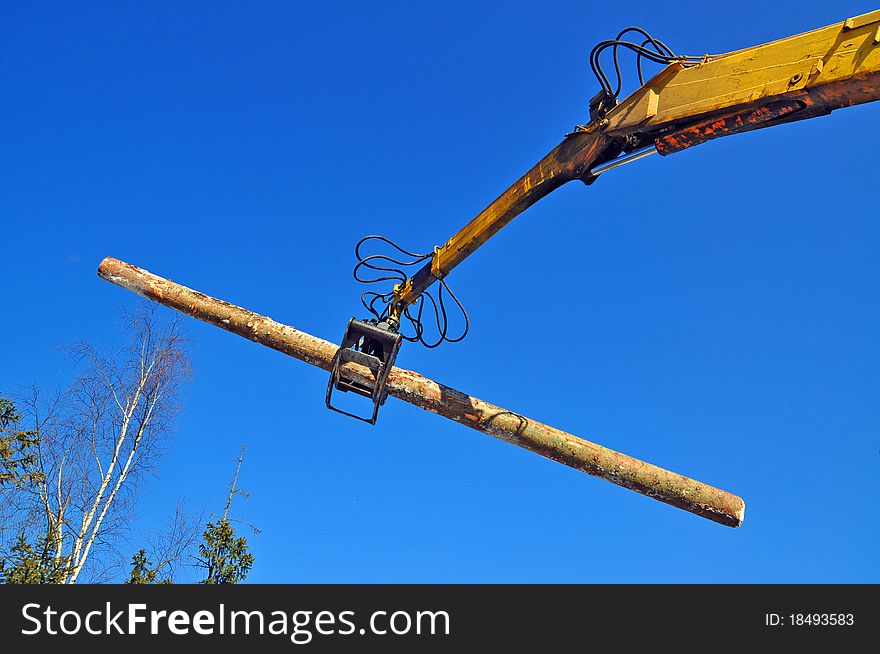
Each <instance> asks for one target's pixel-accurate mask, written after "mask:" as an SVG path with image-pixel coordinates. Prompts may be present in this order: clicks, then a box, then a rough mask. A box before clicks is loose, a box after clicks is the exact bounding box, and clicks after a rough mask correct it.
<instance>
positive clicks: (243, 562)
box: [196, 446, 256, 584]
mask: <svg viewBox="0 0 880 654" xmlns="http://www.w3.org/2000/svg"><path fill="white" fill-rule="evenodd" d="M244 450H245V447H244V446H243V447H242V448H241V452H240V453H239V456H238V467H237V468H236V469H235V476H233V478H232V483H231V484H230V486H229V495H228V497H227V499H226V508H225V509H224V510H223V515H222V516H219V518H220V519H219V520H217V521H216V522H209V523H208V525H207V527H206V528H205V533H204V535H203V536H202V539H203V541H204V542H203V543H202V544H200V545H199V556H198V558H197V559H196V565H197V566H198V567H200V568H203V569H204V570H205V578H204V579H203V580H202V581H201V582H200V583H203V584H237V583H238V582H240V581H243V580H244V578H245V577H246V576H247V574H248V573H249V572H250V570H251V567H253V564H254V555H253V554H251V553H250V548H249V546H248V542H247V539H246V538H244V537H243V536H237V535H236V532H235V529H234V528H233V527H232V524H231V523H230V520H229V508H230V506H231V505H232V498H233V497H234V496H235V495H242V496H244V497H245V498H247V497H248V494H247V493H246V492H244V491H243V490H241V489H240V488H238V487H237V484H238V473H239V472H240V471H241V462H242V460H243V459H244ZM254 531H256V529H254Z"/></svg>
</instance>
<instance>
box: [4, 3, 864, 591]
mask: <svg viewBox="0 0 880 654" xmlns="http://www.w3.org/2000/svg"><path fill="white" fill-rule="evenodd" d="M320 4H321V3H301V4H300V3H295V2H259V3H255V2H221V3H202V2H173V3H172V2H159V3H146V4H145V3H135V2H102V3H79V2H77V3H74V2H37V3H12V2H8V3H4V9H3V15H2V20H0V43H2V46H0V57H2V63H3V65H2V70H3V75H2V78H3V82H2V97H3V103H2V104H3V110H2V116H3V138H2V140H0V151H2V161H3V165H2V173H0V197H2V206H0V215H2V243H3V256H2V257H0V273H2V275H0V276H2V280H3V303H4V318H3V320H0V343H2V349H3V356H2V359H0V360H2V366H0V388H2V389H4V390H15V389H16V388H20V387H21V386H23V385H24V384H27V383H31V382H35V383H38V384H40V385H42V386H46V387H53V386H56V385H58V384H61V383H63V381H64V380H65V379H66V378H67V376H68V375H69V372H70V371H69V366H68V365H67V364H66V362H65V360H64V358H63V356H62V355H61V354H60V353H59V352H58V351H57V349H56V346H58V345H60V344H63V343H67V342H70V341H72V340H74V339H78V338H84V339H88V340H91V341H93V342H96V343H107V344H110V343H113V342H114V339H115V338H116V333H117V332H116V320H117V315H118V311H119V309H120V307H128V306H132V305H133V304H134V303H135V302H136V298H135V297H134V296H132V295H131V294H128V293H126V292H124V291H122V290H121V289H119V288H116V287H114V286H111V285H109V284H107V283H106V282H103V281H101V280H99V279H98V277H97V276H96V274H95V271H96V268H97V265H98V262H99V261H100V260H101V259H102V258H103V257H105V256H108V255H110V256H115V257H117V258H120V259H123V260H126V261H129V262H132V263H135V264H137V265H140V266H143V267H145V268H147V269H149V270H151V271H154V272H156V273H157V274H160V275H163V276H167V277H171V278H173V279H175V280H176V281H179V282H181V283H184V284H187V285H189V286H191V287H193V288H196V289H199V290H202V291H204V292H206V293H209V294H212V295H215V296H219V297H222V298H224V299H227V300H230V301H232V302H236V303H239V304H242V305H244V306H247V307H249V308H251V309H254V310H256V311H259V312H262V313H265V314H268V315H270V316H272V317H273V318H275V319H276V320H279V321H282V322H286V323H288V324H292V325H294V326H297V327H300V328H302V329H304V330H306V331H308V332H311V333H313V334H316V335H319V336H322V337H325V338H329V339H332V340H338V339H339V338H340V337H341V333H342V331H343V328H344V325H345V322H346V320H347V319H348V317H349V316H350V315H351V314H352V312H356V309H357V297H358V294H359V292H360V291H359V289H358V287H357V285H356V284H355V283H354V282H353V281H352V280H351V276H350V272H351V267H352V264H353V254H352V247H353V245H354V243H355V241H356V240H357V239H358V238H359V237H361V236H362V235H365V234H368V233H374V232H378V233H382V234H386V235H389V236H391V237H393V238H395V239H397V240H399V241H400V242H401V243H402V244H405V245H406V246H408V247H410V248H413V249H417V250H428V249H430V248H431V247H433V246H434V245H435V244H439V243H442V242H443V241H445V239H446V238H448V236H449V235H451V233H452V232H453V231H455V230H456V229H458V227H460V226H461V225H462V224H463V223H464V222H465V221H467V220H469V219H470V218H471V217H472V216H473V215H474V214H475V213H476V212H477V211H478V210H479V209H481V208H482V207H483V206H485V205H486V204H487V203H488V202H489V201H491V200H492V199H493V198H494V197H495V196H496V195H497V194H498V193H499V192H500V191H502V190H503V189H504V188H506V187H507V185H509V184H510V183H511V182H512V181H513V180H515V179H516V178H517V177H518V176H519V175H520V174H521V173H522V172H524V171H525V170H526V169H527V168H529V167H530V166H531V165H532V164H533V163H534V162H536V161H537V160H538V159H539V158H540V157H542V156H543V155H544V154H545V153H546V152H547V151H548V150H550V149H551V148H552V147H553V146H554V145H556V143H557V142H558V141H559V140H560V139H561V138H562V136H563V134H564V133H565V132H566V131H568V130H570V128H571V127H572V126H573V125H575V124H577V123H582V122H585V121H586V119H587V115H586V108H585V104H586V101H587V99H588V98H589V97H590V96H591V95H593V93H595V91H596V90H597V89H596V82H595V80H594V79H593V78H592V76H591V74H590V72H589V69H588V67H587V61H586V55H587V53H588V51H589V49H590V47H592V45H593V44H594V43H595V42H596V41H598V40H601V39H604V38H609V37H612V36H614V34H615V33H616V32H617V31H618V30H619V29H620V28H622V27H625V26H627V25H630V24H638V25H642V26H644V27H646V28H648V29H649V30H650V31H651V32H653V33H655V34H656V35H657V36H658V37H660V38H663V39H664V40H665V41H666V42H667V43H669V44H670V45H671V46H672V47H673V48H674V49H676V50H678V51H680V52H686V53H703V52H723V51H729V50H733V49H738V48H742V47H746V46H750V45H754V44H758V43H762V42H765V41H768V40H772V39H774V38H779V37H783V36H787V35H790V34H794V33H797V32H801V31H805V30H808V29H811V28H814V27H819V26H823V25H826V24H829V23H832V22H837V21H840V20H843V19H844V18H846V17H848V16H851V15H856V14H859V13H863V12H866V11H870V10H873V9H876V8H877V6H876V3H872V2H870V1H864V2H862V1H852V2H849V1H846V2H843V1H841V2H804V1H803V0H799V1H794V0H778V1H777V2H742V3H739V4H737V6H736V7H735V8H729V9H728V11H722V10H719V9H718V8H717V7H716V6H714V5H713V4H712V3H706V2H695V1H690V0H687V1H682V2H677V3H673V4H669V3H665V4H664V3H656V2H644V1H638V2H637V1H634V0H619V1H617V2H613V3H607V2H589V1H580V2H553V1H549V2H541V3H538V4H535V3H534V2H507V3H483V2H474V1H472V0H471V1H469V2H464V3H461V2H449V3H442V4H438V3H436V2H434V3H403V2H401V3H372V2H351V3H349V2H336V3H332V4H330V3H328V5H327V6H328V7H332V8H319V6H318V5H320ZM878 120H880V106H863V107H857V108H853V109H849V110H844V111H840V112H836V113H835V114H834V115H833V116H831V117H828V118H820V119H817V120H812V121H806V122H804V123H798V124H793V125H790V126H784V127H780V128H776V129H772V130H768V131H765V132H758V133H754V134H748V135H743V136H738V137H734V138H730V139H722V140H720V141H717V142H714V143H710V144H708V145H705V146H702V147H699V148H696V149H694V150H692V151H688V152H684V153H681V154H678V155H675V156H672V157H669V158H665V159H661V158H659V157H655V158H653V159H649V160H646V161H644V162H642V163H641V164H638V165H634V166H630V167H628V168H625V169H622V170H620V171H616V172H615V173H612V174H609V175H607V176H605V177H604V178H602V179H601V180H600V181H599V182H598V183H597V184H595V185H594V186H592V187H589V188H587V187H585V186H583V185H581V184H571V185H569V186H567V187H564V188H563V189H561V190H560V191H558V192H556V193H554V194H553V195H551V196H550V197H549V198H547V199H545V200H543V201H542V202H541V203H540V204H539V205H537V206H535V207H534V208H532V209H531V210H529V211H528V212H527V213H526V214H524V215H523V216H521V217H520V218H518V219H517V220H516V221H515V222H514V223H513V224H511V225H510V226H509V227H508V228H506V229H505V230H504V231H503V232H502V233H501V234H499V235H498V236H497V237H496V238H495V239H494V240H493V241H492V242H491V243H490V244H489V245H487V246H486V247H485V248H484V249H483V250H481V251H480V252H479V253H478V254H477V255H476V256H474V257H473V258H472V259H471V260H469V261H468V262H467V263H465V264H464V265H462V266H461V267H460V268H459V269H458V270H456V272H455V273H454V275H453V276H452V278H450V281H451V282H452V283H453V284H454V287H455V288H456V289H457V290H458V292H459V296H460V297H461V298H462V300H463V301H464V302H465V303H466V305H467V307H468V308H469V310H470V313H471V317H472V322H473V326H472V333H471V335H470V336H469V337H468V338H467V339H466V340H465V341H464V342H462V343H460V344H457V345H451V346H446V347H443V348H441V349H439V350H433V351H428V350H424V349H419V348H417V347H414V346H407V347H405V348H404V350H403V352H402V353H401V356H400V359H399V361H400V363H401V365H403V366H405V367H409V368H413V369H415V370H418V371H420V372H422V373H423V374H426V375H428V376H429V377H432V378H435V379H437V380H440V381H442V382H444V383H447V384H449V385H451V386H453V387H456V388H459V389H461V390H464V391H468V392H470V393H473V394H475V395H477V396H478V397H482V398H484V399H486V400H488V401H491V402H494V403H496V404H500V405H502V406H505V407H509V408H511V409H515V410H518V411H520V412H522V413H523V414H525V415H528V416H530V417H533V418H535V419H538V420H542V421H545V422H548V423H550V424H552V425H555V426H558V427H560V428H563V429H566V430H568V431H570V432H572V433H575V434H578V435H580V436H583V437H585V438H588V439H591V440H595V441H597V442H600V443H602V444H605V445H607V446H610V447H613V448H615V449H618V450H620V451H623V452H625V453H628V454H631V455H634V456H637V457H640V458H643V459H646V460H648V461H651V462H653V463H656V464H658V465H661V466H664V467H667V468H670V469H672V470H675V471H678V472H681V473H684V474H687V475H690V476H693V477H696V478H698V479H700V480H703V481H707V482H709V483H712V484H715V485H717V486H719V487H721V488H724V489H727V490H730V491H733V492H735V493H738V494H740V495H742V496H743V497H744V498H745V500H746V504H747V512H746V522H745V525H744V526H743V527H742V528H741V529H739V530H731V529H728V528H725V527H721V526H719V525H716V524H714V523H711V522H708V521H705V520H702V519H699V518H697V517H695V516H693V515H690V514H688V513H685V512H682V511H679V510H676V509H673V508H671V507H667V506H665V505H662V504H659V503H657V502H655V501H652V500H650V499H647V498H644V497H641V496H639V495H636V494H634V493H632V492H629V491H626V490H624V489H621V488H618V487H616V486H613V485H611V484H608V483H606V482H604V481H601V480H597V479H594V478H591V477H588V476H586V475H584V474H582V473H578V472H575V471H573V470H570V469H568V468H565V467H563V466H560V465H558V464H555V463H553V462H550V461H547V460H545V459H542V458H540V457H538V456H536V455H533V454H531V453H528V452H525V451H522V450H519V449H517V448H515V447H512V446H510V445H507V444H505V443H502V442H499V441H495V440H493V439H491V438H489V437H487V436H484V435H481V434H479V433H477V432H474V431H471V430H468V429H466V428H463V427H460V426H458V425H455V424H453V423H451V422H448V421H445V420H443V419H440V418H438V417H436V416H434V415H430V414H427V413H424V412H422V411H420V410H418V409H415V408H413V407H410V406H408V405H405V404H403V403H400V402H396V401H393V400H390V401H389V403H388V404H387V405H386V407H385V408H384V410H383V413H382V415H381V418H380V424H379V425H378V426H377V427H376V428H370V427H368V426H365V425H362V424H359V423H355V422H354V421H349V420H347V419H345V418H343V417H342V416H339V415H336V414H331V413H329V412H327V411H326V410H325V409H324V406H323V394H324V389H325V384H326V374H325V373H324V372H321V371H319V370H317V369H315V368H311V367H309V366H307V365H305V364H303V363H300V362H297V361H294V360H292V359H288V358H286V357H284V356H282V355H280V354H277V353H275V352H272V351H269V350H268V349H265V348H261V347H259V346H257V345H255V344H252V343H250V342H247V341H245V340H242V339H240V338H238V337H235V336H233V335H231V334H228V333H226V332H222V331H220V330H218V329H216V328H214V327H210V326H207V325H204V324H202V323H199V322H196V321H193V320H187V322H186V326H187V330H188V334H189V336H190V337H191V338H192V340H193V342H194V345H193V351H192V357H193V361H194V365H195V377H194V379H193V382H192V384H191V385H190V387H189V389H188V391H187V393H186V397H185V405H186V410H185V413H184V415H183V416H182V417H181V419H180V421H179V429H178V434H177V436H176V440H175V441H174V444H173V446H172V448H171V451H170V453H169V455H168V457H167V458H166V459H165V461H164V462H163V463H162V465H161V468H160V470H159V474H158V477H157V478H156V479H152V480H150V481H149V482H148V484H147V486H146V487H145V489H144V490H145V492H144V493H143V495H142V498H141V503H140V514H141V517H140V519H139V520H138V521H137V523H136V524H135V525H134V527H135V534H134V538H135V539H136V538H137V533H138V530H140V529H147V528H150V527H153V526H156V525H157V524H158V523H160V522H161V520H162V519H163V518H164V517H165V516H166V515H167V514H168V512H169V511H170V505H171V504H173V502H174V500H175V498H177V497H183V498H185V499H186V501H187V504H188V505H189V506H190V507H192V508H198V507H201V506H205V505H207V506H209V508H214V509H218V508H220V507H221V506H222V502H223V497H224V492H225V491H224V487H225V484H226V483H227V482H228V480H229V477H230V475H231V472H232V468H233V459H234V457H235V454H236V451H237V450H238V447H239V445H240V444H241V443H242V442H243V441H246V442H247V443H248V444H249V448H248V451H247V458H246V460H245V465H244V470H243V473H242V477H241V483H242V485H243V486H244V487H245V488H246V489H247V490H248V491H250V492H251V493H252V495H253V497H252V499H251V500H250V501H249V502H247V503H245V504H240V505H238V515H239V516H240V517H241V518H243V519H246V520H248V521H250V522H252V523H254V524H256V525H257V526H259V527H260V528H261V529H262V534H260V535H259V536H255V537H253V538H251V543H252V545H253V549H254V552H255V554H256V556H257V563H256V566H255V568H254V571H253V574H252V575H251V577H250V580H251V581H255V582H257V581H261V582H429V581H431V582H447V581H448V582H514V581H516V582H660V581H665V582H677V581H681V582H808V581H809V582H867V581H872V582H878V581H880V574H878V563H880V548H878V539H880V521H878V508H877V507H878V500H880V494H878V479H880V475H878V467H880V438H878V427H880V405H878V402H877V397H878V389H880V366H878V363H880V361H878V352H880V344H878V333H880V311H878V303H877V297H878V287H880V276H878V272H880V271H878V263H877V261H878V259H877V246H878V239H880V223H878V220H877V194H876V188H877V187H876V184H877V152H878V147H880V140H878V136H877V134H878V131H877V124H878ZM166 313H167V314H170V313H171V312H168V311H166ZM532 339H541V341H542V343H543V345H542V346H541V347H531V346H529V343H531V342H532Z"/></svg>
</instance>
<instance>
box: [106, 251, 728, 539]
mask: <svg viewBox="0 0 880 654" xmlns="http://www.w3.org/2000/svg"><path fill="white" fill-rule="evenodd" d="M98 275H100V276H101V277H102V278H103V279H105V280H107V281H110V282H112V283H114V284H117V285H119V286H122V287H123V288H125V289H127V290H130V291H133V292H135V293H137V294H139V295H141V296H143V297H145V298H147V299H150V300H153V301H155V302H159V303H161V304H164V305H165V306H167V307H170V308H172V309H175V310H176V311H180V312H181V313H185V314H187V315H189V316H192V317H194V318H198V319H199V320H203V321H205V322H207V323H210V324H212V325H215V326H217V327H220V328H222V329H225V330H227V331H230V332H232V333H234V334H238V335H239V336H243V337H244V338H247V339H250V340H252V341H254V342H256V343H259V344H260V345H265V346H266V347H270V348H272V349H275V350H278V351H279V352H282V353H283V354H286V355H288V356H291V357H294V358H296V359H300V360H301V361H305V362H306V363H309V364H311V365H313V366H317V367H319V368H323V369H324V370H329V369H330V367H331V362H332V360H333V355H334V354H335V352H336V350H337V346H336V345H335V344H333V343H329V342H327V341H325V340H323V339H320V338H316V337H314V336H311V335H309V334H306V333H304V332H301V331H299V330H297V329H295V328H293V327H290V326H288V325H282V324H280V323H277V322H275V321H274V320H272V319H271V318H268V317H266V316H261V315H259V314H257V313H253V312H252V311H248V310H247V309H243V308H241V307H238V306H235V305H233V304H229V303H228V302H224V301H222V300H218V299H215V298H212V297H209V296H207V295H204V294H202V293H199V292H197V291H194V290H192V289H189V288H186V287H185V286H181V285H180V284H176V283H174V282H172V281H170V280H167V279H163V278H162V277H158V276H156V275H154V274H152V273H150V272H148V271H146V270H143V269H141V268H138V267H137V266H133V265H131V264H127V263H124V262H122V261H119V260H117V259H113V258H111V257H108V258H106V259H104V261H102V262H101V265H100V266H99V268H98ZM345 372H346V375H347V376H350V377H352V378H353V379H355V380H356V381H358V382H361V383H365V384H368V385H372V383H373V375H372V373H371V372H370V371H369V370H368V369H367V368H365V367H363V366H359V365H357V364H355V363H349V364H346V369H345ZM387 391H388V395H390V396H392V397H396V398H398V399H400V400H403V401H404V402H409V403H410V404H413V405H415V406H417V407H420V408H422V409H425V410H426V411H431V412H432V413H436V414H438V415H441V416H443V417H445V418H449V419H450V420H454V421H455V422H458V423H460V424H463V425H465V426H467V427H471V428H472V429H476V430H477V431H481V432H483V433H485V434H488V435H490V436H493V437H495V438H499V439H501V440H504V441H507V442H508V443H512V444H514V445H517V446H519V447H522V448H525V449H527V450H531V451H532V452H535V453H537V454H540V455H541V456H544V457H547V458H548V459H552V460H554V461H558V462H559V463H562V464H565V465H567V466H570V467H572V468H576V469H578V470H582V471H583V472H586V473H587V474H590V475H594V476H596V477H601V478H602V479H606V480H608V481H610V482H612V483H614V484H617V485H619V486H623V487H624V488H629V489H630V490H634V491H636V492H638V493H642V494H643V495H647V496H648V497H651V498H654V499H656V500H660V501H661V502H665V503H667V504H671V505H672V506H675V507H678V508H680V509H684V510H685V511H690V512H691V513H694V514H696V515H699V516H702V517H704V518H708V519H709V520H713V521H715V522H718V523H721V524H723V525H727V526H729V527H738V526H740V525H741V524H742V521H743V516H744V513H745V504H744V502H743V500H742V499H741V498H740V497H737V496H736V495H733V494H731V493H728V492H726V491H723V490H720V489H718V488H714V487H712V486H709V485H707V484H704V483H702V482H699V481H696V480H694V479H690V478H688V477H685V476H683V475H680V474H677V473H674V472H670V471H668V470H664V469H663V468H659V467H657V466H655V465H652V464H650V463H646V462H644V461H640V460H638V459H634V458H632V457H630V456H627V455H625V454H621V453H620V452H615V451H614V450H611V449H608V448H606V447H603V446H601V445H597V444H596V443H591V442H589V441H586V440H583V439H580V438H578V437H576V436H573V435H571V434H567V433H566V432H564V431H561V430H559V429H555V428H553V427H550V426H548V425H544V424H542V423H540V422H537V421H534V420H532V419H530V418H526V417H525V416H522V415H519V414H517V413H515V412H513V411H509V410H507V409H503V408H500V407H497V406H494V405H492V404H489V403H488V402H484V401H483V400H480V399H477V398H475V397H471V396H469V395H466V394H465V393H462V392H460V391H457V390H454V389H452V388H449V387H448V386H444V385H443V384H439V383H437V382H435V381H432V380H430V379H427V378H425V377H423V376H421V375H419V374H418V373H415V372H412V371H410V370H404V369H402V368H393V369H392V370H391V373H390V374H389V376H388V385H387ZM319 392H323V389H316V393H319Z"/></svg>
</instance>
